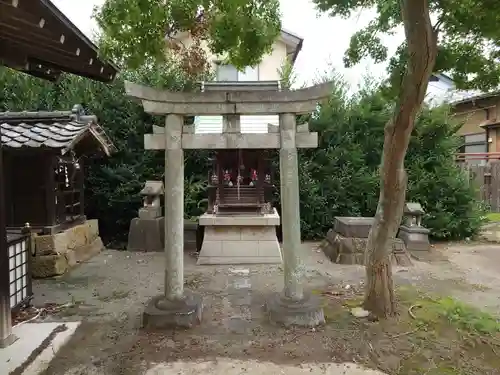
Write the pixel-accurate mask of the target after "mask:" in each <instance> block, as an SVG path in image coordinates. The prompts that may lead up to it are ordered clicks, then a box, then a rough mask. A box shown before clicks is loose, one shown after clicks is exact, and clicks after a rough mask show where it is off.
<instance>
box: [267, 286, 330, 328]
mask: <svg viewBox="0 0 500 375" xmlns="http://www.w3.org/2000/svg"><path fill="white" fill-rule="evenodd" d="M266 312H267V313H268V316H269V320H270V322H271V323H273V324H278V325H283V326H285V327H290V326H299V327H315V326H318V325H320V324H324V323H325V314H324V312H323V307H322V306H321V301H320V299H319V298H318V297H317V296H315V295H312V294H305V295H304V298H303V299H302V300H301V301H294V300H291V299H289V298H287V297H285V296H284V295H283V294H282V293H276V294H273V295H272V296H271V298H270V299H269V300H268V301H267V303H266Z"/></svg>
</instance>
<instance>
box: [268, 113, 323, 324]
mask: <svg viewBox="0 0 500 375" xmlns="http://www.w3.org/2000/svg"><path fill="white" fill-rule="evenodd" d="M295 118H296V115H295V113H284V114H280V141H281V142H280V143H281V148H280V151H279V159H280V186H281V189H280V190H281V224H282V231H283V250H282V254H283V269H284V279H285V280H284V282H285V283H284V284H285V285H284V288H283V291H282V292H281V293H277V294H274V295H273V296H272V297H271V298H270V299H269V300H268V301H267V304H266V308H267V312H268V313H269V319H270V321H271V322H272V323H276V324H281V325H284V326H285V327H288V326H294V325H295V326H306V327H314V326H317V325H320V324H323V323H325V316H324V312H323V308H322V307H321V301H320V300H319V298H318V297H317V296H314V295H312V294H310V293H305V292H304V290H303V287H302V281H303V280H302V279H303V276H304V269H305V268H304V265H303V264H302V262H301V258H302V256H301V253H302V243H301V236H300V198H299V167H298V155H297V145H296V133H297V124H296V120H295ZM305 126H307V125H305ZM316 147H317V146H316Z"/></svg>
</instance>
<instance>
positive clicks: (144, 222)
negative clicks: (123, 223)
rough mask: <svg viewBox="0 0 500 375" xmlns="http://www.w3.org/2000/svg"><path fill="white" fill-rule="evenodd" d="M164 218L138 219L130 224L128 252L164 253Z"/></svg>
mask: <svg viewBox="0 0 500 375" xmlns="http://www.w3.org/2000/svg"><path fill="white" fill-rule="evenodd" d="M164 223H165V218H164V217H157V218H154V219H141V218H138V217H136V218H135V219H132V221H131V222H130V230H129V232H128V244H127V250H129V251H163V249H164V246H163V243H164V242H163V241H164V237H165V230H164Z"/></svg>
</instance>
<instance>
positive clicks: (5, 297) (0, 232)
mask: <svg viewBox="0 0 500 375" xmlns="http://www.w3.org/2000/svg"><path fill="white" fill-rule="evenodd" d="M2 154H3V150H2V144H1V142H0V348H5V347H7V346H9V345H10V344H12V343H13V342H14V341H15V337H14V335H13V334H12V318H11V312H10V272H9V249H8V246H7V232H6V230H5V197H4V194H5V189H4V185H5V176H4V173H3V160H2V159H3V158H2Z"/></svg>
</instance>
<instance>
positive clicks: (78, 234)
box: [31, 220, 104, 278]
mask: <svg viewBox="0 0 500 375" xmlns="http://www.w3.org/2000/svg"><path fill="white" fill-rule="evenodd" d="M34 244H35V256H33V257H32V265H31V270H32V275H33V277H35V278H43V277H51V276H58V275H62V274H64V273H66V272H67V271H68V270H69V269H71V268H72V267H74V266H75V265H76V264H77V263H80V262H84V261H86V260H88V259H90V258H91V257H93V256H94V255H96V254H98V253H99V252H101V251H102V250H103V249H104V245H103V243H102V240H101V238H100V237H99V225H98V221H97V220H87V221H86V222H85V223H83V224H80V225H76V226H74V227H72V228H69V229H67V230H65V231H63V232H61V233H57V234H52V235H35V237H34Z"/></svg>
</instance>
